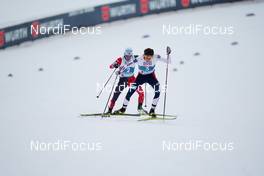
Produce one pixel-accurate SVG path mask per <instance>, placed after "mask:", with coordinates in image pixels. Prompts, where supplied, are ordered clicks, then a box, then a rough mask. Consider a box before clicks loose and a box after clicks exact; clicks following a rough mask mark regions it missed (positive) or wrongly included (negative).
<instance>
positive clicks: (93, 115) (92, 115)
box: [80, 113, 140, 117]
mask: <svg viewBox="0 0 264 176" xmlns="http://www.w3.org/2000/svg"><path fill="white" fill-rule="evenodd" d="M80 116H82V117H96V116H101V117H111V116H140V114H128V113H124V114H103V113H94V114H80Z"/></svg>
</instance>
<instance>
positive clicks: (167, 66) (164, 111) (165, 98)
mask: <svg viewBox="0 0 264 176" xmlns="http://www.w3.org/2000/svg"><path fill="white" fill-rule="evenodd" d="M168 50H169V47H168V46H167V51H168ZM169 56H170V54H167V64H166V79H165V94H164V104H163V119H164V118H165V113H166V101H167V86H168V70H169Z"/></svg>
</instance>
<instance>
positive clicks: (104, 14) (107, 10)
mask: <svg viewBox="0 0 264 176" xmlns="http://www.w3.org/2000/svg"><path fill="white" fill-rule="evenodd" d="M101 13H102V20H103V21H108V20H109V19H110V7H109V6H103V7H101Z"/></svg>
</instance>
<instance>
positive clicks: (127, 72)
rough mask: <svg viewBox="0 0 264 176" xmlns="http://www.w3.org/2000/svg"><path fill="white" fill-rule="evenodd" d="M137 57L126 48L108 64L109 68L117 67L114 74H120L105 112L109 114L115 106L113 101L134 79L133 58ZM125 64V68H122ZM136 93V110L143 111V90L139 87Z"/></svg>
mask: <svg viewBox="0 0 264 176" xmlns="http://www.w3.org/2000/svg"><path fill="white" fill-rule="evenodd" d="M136 57H138V56H137V55H133V50H132V49H131V48H127V49H126V50H125V52H124V56H123V57H119V58H117V59H116V61H115V62H114V63H113V64H111V65H110V68H111V69H113V68H118V71H117V72H116V74H118V75H119V76H120V78H119V82H118V85H117V86H116V88H115V92H114V95H113V98H112V99H111V101H110V104H109V106H108V112H107V114H111V113H112V110H113V108H114V106H115V102H116V100H117V99H118V97H119V95H120V94H121V92H122V91H123V90H124V89H125V88H126V87H127V86H130V84H131V83H133V82H134V81H135V79H136V78H135V76H134V71H135V63H134V62H133V60H134V59H135V58H136ZM128 63H131V64H130V65H129V66H126V65H127V64H128ZM125 66H126V68H124V67H125ZM137 93H138V95H139V96H138V111H139V113H143V112H144V109H143V108H142V104H143V102H144V91H143V89H142V88H141V87H139V89H138V90H137Z"/></svg>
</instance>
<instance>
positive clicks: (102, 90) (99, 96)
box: [96, 68, 117, 98]
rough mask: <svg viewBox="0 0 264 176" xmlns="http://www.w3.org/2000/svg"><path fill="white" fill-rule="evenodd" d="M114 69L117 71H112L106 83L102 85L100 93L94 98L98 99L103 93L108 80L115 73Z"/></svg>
mask: <svg viewBox="0 0 264 176" xmlns="http://www.w3.org/2000/svg"><path fill="white" fill-rule="evenodd" d="M116 69H117V68H115V69H114V71H113V72H112V74H111V75H110V76H109V78H108V80H107V81H106V83H105V84H104V87H103V88H102V89H101V91H100V92H99V94H98V95H97V96H96V98H99V97H100V95H101V94H102V92H103V90H104V88H105V86H106V85H107V84H108V82H109V81H110V79H111V78H112V76H113V74H114V73H115V71H116Z"/></svg>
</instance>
